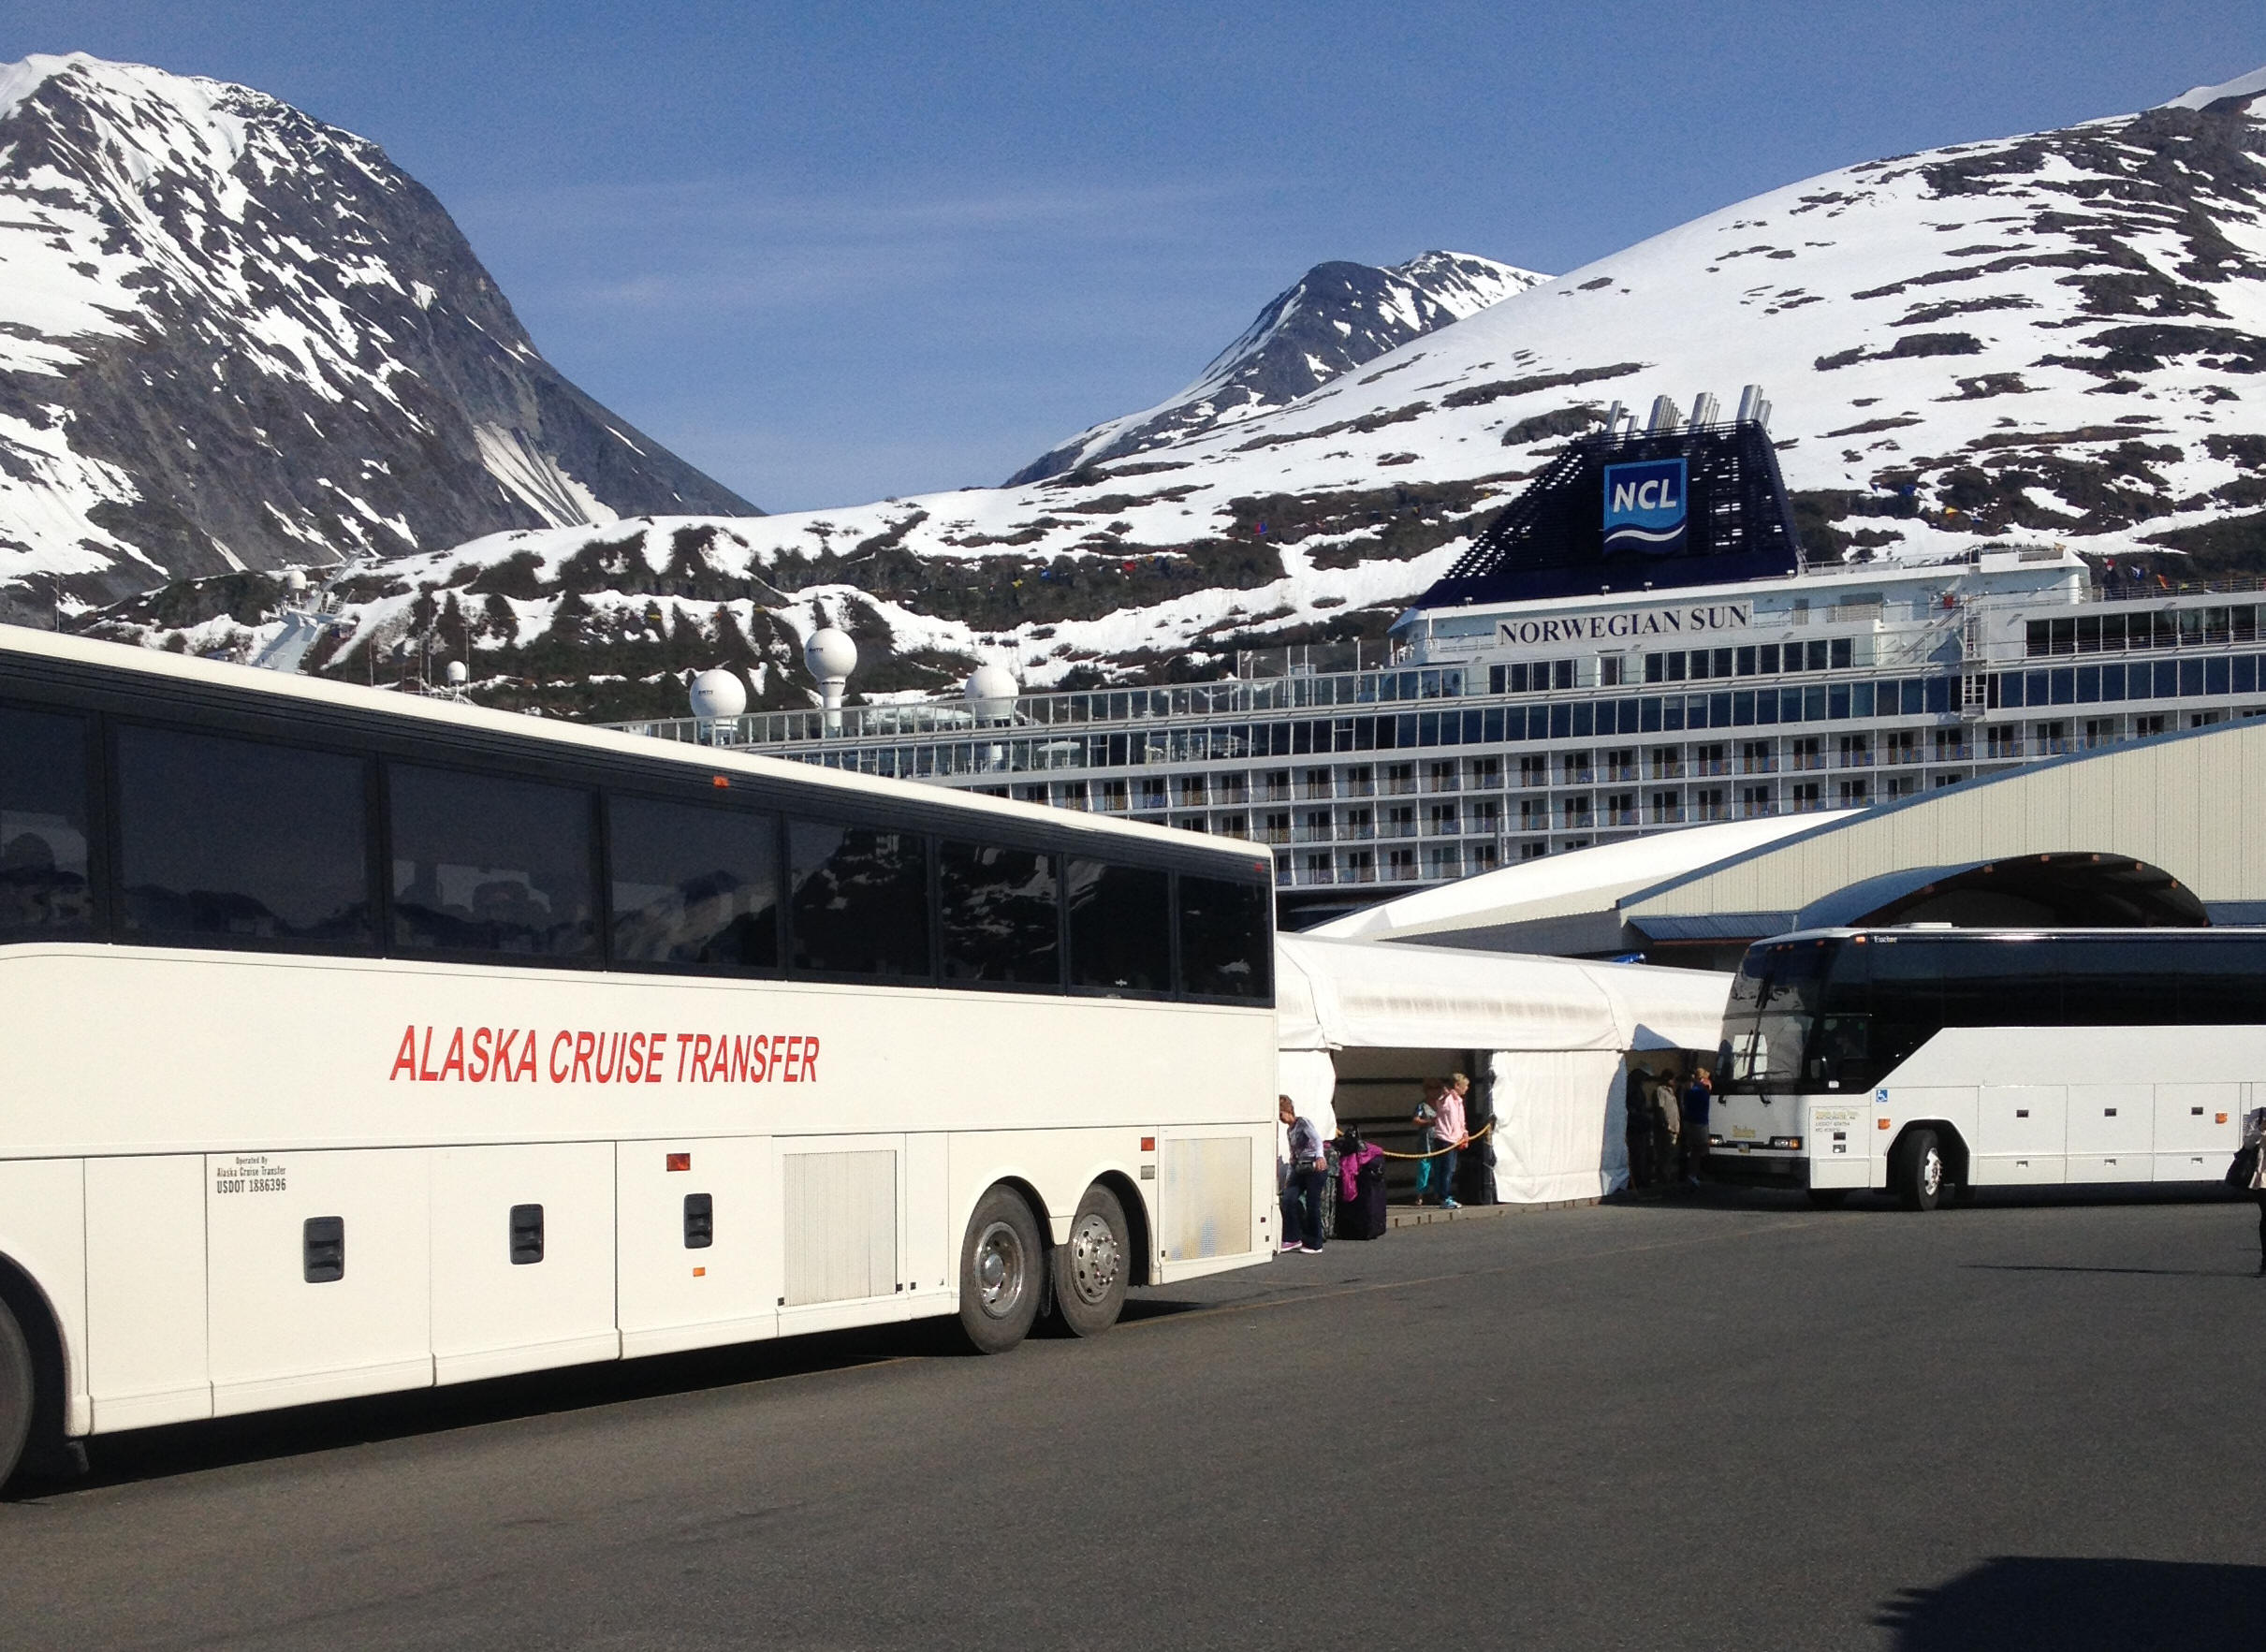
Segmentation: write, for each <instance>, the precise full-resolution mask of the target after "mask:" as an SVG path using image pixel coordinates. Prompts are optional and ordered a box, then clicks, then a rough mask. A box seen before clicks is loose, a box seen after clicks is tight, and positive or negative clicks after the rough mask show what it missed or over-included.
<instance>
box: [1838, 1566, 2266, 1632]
mask: <svg viewBox="0 0 2266 1652" xmlns="http://www.w3.org/2000/svg"><path fill="white" fill-rule="evenodd" d="M1875 1621H1876V1622H1877V1623H1878V1624H1879V1626H1880V1627H1881V1628H1883V1629H1891V1630H1895V1631H1896V1640H1895V1645H1896V1652H1985V1649H1986V1648H1987V1649H1988V1652H2010V1649H2011V1648H2025V1647H2039V1648H2046V1647H2051V1648H2053V1649H2054V1652H2112V1649H2113V1652H2130V1649H2132V1648H2138V1647H2164V1648H2168V1649H2170V1648H2176V1649H2177V1652H2236V1649H2237V1648H2240V1649H2241V1652H2258V1649H2259V1647H2261V1646H2266V1566H2207V1565H2192V1564H2186V1563H2182V1562H2172V1561H2163V1560H2073V1559H2045V1558H2039V1557H2029V1556H2000V1557H1996V1558H1995V1559H1991V1560H1986V1561H1984V1562H1983V1563H1982V1564H1981V1566H1979V1567H1977V1568H1976V1569H1975V1570H1974V1571H1972V1572H1966V1573H1965V1574H1964V1575H1962V1576H1959V1577H1955V1578H1953V1579H1952V1581H1951V1582H1950V1583H1947V1584H1943V1585H1940V1586H1937V1587H1935V1588H1922V1589H1908V1590H1905V1591H1903V1592H1902V1593H1900V1594H1898V1595H1897V1596H1895V1597H1894V1598H1893V1599H1892V1600H1890V1601H1887V1602H1886V1603H1884V1604H1883V1605H1882V1607H1881V1609H1880V1615H1879V1617H1878V1618H1877V1619H1875Z"/></svg>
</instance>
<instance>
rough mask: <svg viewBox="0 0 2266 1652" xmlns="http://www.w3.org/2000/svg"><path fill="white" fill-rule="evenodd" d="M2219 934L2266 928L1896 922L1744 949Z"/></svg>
mask: <svg viewBox="0 0 2266 1652" xmlns="http://www.w3.org/2000/svg"><path fill="white" fill-rule="evenodd" d="M2215 935H2223V936H2225V937H2227V938H2228V939H2229V940H2249V941H2257V940H2259V939H2260V938H2261V937H2266V928H2260V927H2258V926H2240V925H2233V924H2215V925H2211V926H2209V927H2205V926H2203V925H2200V924H2193V925H2177V924H2157V925H2149V926H2144V927H2143V926H2133V927H2128V928H2115V927H2112V926H2106V925H2097V926H2094V927H2091V928H2066V929H2054V928H2039V927H2038V926H2036V925H2031V926H2026V927H2022V928H2005V929H1978V928H1966V927H1963V926H1954V925H1951V924H1943V925H1933V924H1899V925H1894V926H1892V927H1889V928H1878V929H1796V930H1793V931H1791V933H1788V934H1784V935H1772V936H1769V937H1767V938H1766V939H1764V940H1762V941H1758V942H1756V943H1754V944H1753V945H1751V946H1749V947H1748V948H1747V950H1748V951H1749V952H1760V951H1763V950H1765V949H1767V948H1769V947H1773V946H1799V945H1805V944H1817V943H1822V942H1827V941H1922V940H1925V941H1974V942H1986V941H2000V942H2004V941H2061V940H2085V939H2099V940H2109V939H2112V938H2113V939H2116V940H2120V941H2139V942H2142V943H2145V942H2148V941H2151V940H2156V941H2166V942H2170V941H2181V940H2186V941H2193V940H2197V939H2199V938H2202V937H2207V936H2215Z"/></svg>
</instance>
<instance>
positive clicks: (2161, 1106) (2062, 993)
mask: <svg viewBox="0 0 2266 1652" xmlns="http://www.w3.org/2000/svg"><path fill="white" fill-rule="evenodd" d="M1716 1085H1717V1089H1716V1099H1715V1103H1714V1105H1713V1107H1712V1109H1711V1115H1710V1118H1709V1124H1708V1158H1707V1164H1708V1169H1709V1174H1710V1175H1711V1176H1713V1177H1716V1178H1717V1179H1719V1180H1725V1181H1733V1182H1747V1183H1752V1184H1759V1185H1764V1186H1776V1187H1785V1188H1806V1189H1807V1190H1808V1191H1809V1193H1810V1197H1811V1199H1812V1200H1813V1201H1814V1202H1815V1203H1817V1204H1819V1205H1820V1206H1825V1205H1833V1204H1837V1203H1839V1202H1840V1201H1841V1200H1843V1199H1845V1198H1847V1197H1848V1195H1849V1192H1850V1191H1854V1190H1857V1189H1861V1188H1876V1189H1884V1190H1888V1191H1893V1192H1894V1193H1895V1194H1896V1195H1897V1196H1898V1198H1899V1199H1901V1200H1902V1202H1903V1203H1904V1204H1905V1205H1906V1206H1908V1208H1911V1209H1916V1210H1927V1209H1933V1208H1934V1207H1935V1206H1937V1203H1938V1202H1939V1201H1940V1200H1941V1199H1942V1198H1943V1197H1944V1196H1945V1195H1946V1194H1947V1193H1948V1192H1950V1191H1952V1190H1955V1189H1956V1190H1961V1191H1965V1190H1968V1189H1973V1188H1978V1187H1991V1186H1994V1185H1997V1186H2017V1185H2036V1184H2039V1183H2048V1184H2051V1183H2058V1182H2211V1181H2215V1180H2217V1179H2218V1178H2219V1177H2221V1176H2223V1175H2224V1174H2225V1172H2226V1169H2227V1165H2228V1163H2229V1160H2230V1159H2231V1158H2232V1156H2233V1154H2234V1151H2235V1149H2236V1148H2238V1147H2239V1146H2240V1145H2241V1141H2242V1129H2243V1121H2244V1118H2245V1117H2246V1115H2247V1114H2248V1112H2249V1111H2250V1109H2251V1108H2253V1107H2255V1106H2261V1105H2266V930H2259V929H2210V928H2156V929H2062V930H2037V931H2033V930H2009V931H1999V930H1986V929H1931V928H1891V929H1869V930H1867V929H1835V930H1826V931H1820V932H1816V933H1808V934H1795V935H1786V936H1781V937H1778V938H1777V939H1776V940H1771V941H1765V942H1762V943H1758V944H1756V945H1755V946H1754V947H1752V948H1750V949H1749V950H1748V952H1747V957H1746V959H1745V961H1744V962H1743V963H1742V964H1741V966H1740V969H1739V974H1738V978H1737V980H1736V982H1735V983H1734V984H1733V986H1732V992H1731V1001H1730V1004H1729V1006H1728V1008H1727V1010H1726V1012H1725V1018H1724V1028H1723V1045H1722V1049H1721V1051H1720V1052H1719V1054H1718V1072H1717V1075H1716Z"/></svg>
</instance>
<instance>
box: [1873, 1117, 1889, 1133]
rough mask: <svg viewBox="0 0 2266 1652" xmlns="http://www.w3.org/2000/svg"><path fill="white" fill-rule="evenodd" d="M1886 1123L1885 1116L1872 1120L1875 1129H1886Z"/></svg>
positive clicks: (1887, 1122)
mask: <svg viewBox="0 0 2266 1652" xmlns="http://www.w3.org/2000/svg"><path fill="white" fill-rule="evenodd" d="M1888 1124H1889V1121H1888V1120H1887V1119H1885V1118H1876V1119H1874V1120H1873V1128H1874V1129H1875V1130H1886V1129H1887V1128H1888Z"/></svg>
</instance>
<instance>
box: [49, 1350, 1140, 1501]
mask: <svg viewBox="0 0 2266 1652" xmlns="http://www.w3.org/2000/svg"><path fill="white" fill-rule="evenodd" d="M1167 1306H1177V1305H1167ZM1127 1317H1129V1318H1130V1317H1132V1316H1131V1314H1130V1313H1129V1314H1128V1316H1127ZM956 1331H957V1322H955V1321H952V1320H915V1321H913V1322H911V1323H899V1324H892V1325H870V1326H864V1327H860V1328H858V1329H856V1330H849V1331H829V1332H819V1333H816V1334H813V1335H808V1336H800V1337H790V1338H781V1339H779V1340H776V1341H766V1342H753V1343H741V1344H736V1345H734V1346H731V1347H727V1348H714V1349H702V1350H699V1351H697V1352H691V1353H674V1354H660V1355H656V1356H653V1357H651V1358H644V1359H635V1360H609V1361H606V1362H603V1363H600V1364H593V1365H587V1366H570V1367H565V1368H563V1369H561V1370H550V1371H535V1372H530V1373H528V1374H527V1375H524V1376H517V1377H497V1378H491V1379H490V1380H488V1381H486V1382H465V1383H461V1384H458V1383H452V1384H449V1385H447V1386H446V1387H439V1388H414V1389H408V1390H405V1391H403V1392H401V1393H395V1394H379V1395H372V1396H368V1397H366V1398H360V1399H340V1400H330V1401H327V1402H325V1403H323V1404H320V1405H310V1406H295V1407H291V1408H288V1409H286V1410H283V1411H258V1412H254V1413H252V1414H250V1415H247V1416H241V1417H221V1418H216V1419H213V1420H212V1421H210V1422H197V1423H183V1424H177V1425H171V1426H168V1427H162V1428H144V1429H138V1430H135V1431H134V1432H131V1433H125V1434H100V1435H95V1436H92V1437H90V1438H89V1439H88V1440H86V1442H85V1444H86V1449H87V1458H88V1471H87V1472H86V1473H84V1474H80V1475H75V1476H72V1477H70V1478H67V1479H31V1480H29V1482H28V1483H25V1482H23V1481H20V1482H19V1483H18V1484H17V1485H15V1486H12V1487H11V1488H10V1489H9V1495H8V1498H7V1500H8V1501H11V1502H12V1501H19V1500H22V1499H24V1498H43V1497H55V1496H59V1495H61V1496H67V1495H69V1494H71V1493H74V1492H80V1491H86V1490H92V1489H94V1488H95V1487H98V1486H104V1485H116V1484H122V1483H126V1482H132V1481H138V1480H152V1479H157V1478H160V1477H163V1476H168V1475H174V1474H185V1473H193V1472H196V1471H197V1470H200V1469H220V1468H227V1467H229V1466H232V1465H236V1464H241V1463H256V1462H266V1461H270V1460H272V1459H274V1458H278V1457H288V1456H298V1455H303V1454H307V1453H314V1452H325V1451H337V1450H340V1449H342V1448H344V1447H347V1446H354V1445H366V1444H371V1443H373V1442H376V1441H379V1440H399V1439H404V1438H407V1437H410V1436H414V1435H419V1434H432V1433H440V1432H443V1431H446V1430H448V1429H452V1428H465V1427H473V1426H477V1425H483V1424H489V1423H499V1422H505V1421H510V1420H513V1419H516V1418H523V1417H539V1416H547V1415H550V1414H553V1413H557V1412H564V1411H581V1410H585V1409H588V1408H591V1407H593V1406H606V1405H616V1404H620V1403H621V1402H623V1401H627V1400H637V1399H650V1398H654V1397H656V1396H664V1395H671V1394H694V1393H699V1392H703V1391H706V1390H711V1389H722V1388H732V1387H738V1386H740V1385H742V1384H746V1383H752V1382H776V1381H778V1380H780V1379H782V1378H786V1377H799V1376H805V1375H810V1374H813V1373H817V1372H822V1371H842V1370H852V1369H855V1368H856V1367H859V1366H868V1365H877V1364H882V1363H885V1362H888V1361H893V1360H905V1359H938V1358H956V1357H969V1358H972V1357H974V1356H973V1355H972V1354H970V1353H969V1352H968V1350H967V1347H966V1344H965V1343H963V1342H961V1341H959V1340H958V1337H957V1335H956Z"/></svg>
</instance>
